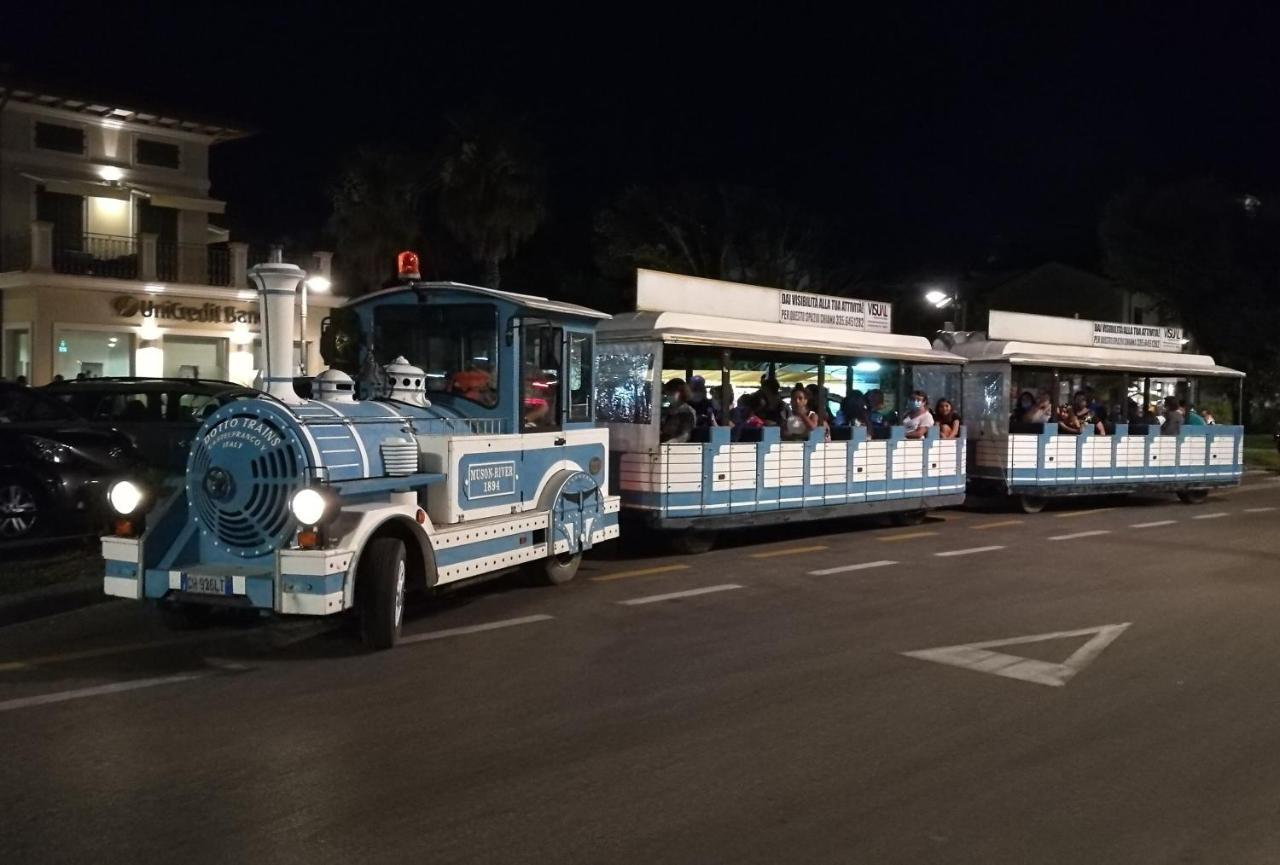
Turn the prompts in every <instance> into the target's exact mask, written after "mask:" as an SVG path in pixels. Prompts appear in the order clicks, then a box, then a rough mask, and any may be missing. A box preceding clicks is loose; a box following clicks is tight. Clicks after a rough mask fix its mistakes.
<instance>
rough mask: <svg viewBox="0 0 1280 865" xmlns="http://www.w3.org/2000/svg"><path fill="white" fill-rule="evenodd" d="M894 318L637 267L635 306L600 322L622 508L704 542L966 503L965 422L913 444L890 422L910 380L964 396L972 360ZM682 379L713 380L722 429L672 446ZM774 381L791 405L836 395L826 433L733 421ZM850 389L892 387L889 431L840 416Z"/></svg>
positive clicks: (602, 379)
mask: <svg viewBox="0 0 1280 865" xmlns="http://www.w3.org/2000/svg"><path fill="white" fill-rule="evenodd" d="M890 321H891V309H890V306H889V304H886V303H877V302H870V301H863V300H857V299H852V298H843V297H835V296H829V295H824V294H818V293H813V292H788V291H779V290H776V289H771V288H763V287H759V286H751V285H742V284H737V283H729V282H722V281H717V280H708V279H699V278H694V277H686V276H677V275H672V274H666V273H659V272H656V271H648V270H641V271H639V273H638V275H637V301H636V311H635V312H631V313H625V314H621V315H617V316H614V317H613V318H612V319H611V320H610V321H607V322H604V323H602V324H601V326H600V328H599V338H600V367H599V371H598V374H597V388H598V395H597V417H598V420H599V422H600V423H603V424H605V425H606V426H607V427H608V429H609V434H610V448H611V458H612V460H613V473H612V477H613V485H614V486H613V488H614V490H615V491H616V492H617V493H618V494H619V495H620V496H621V497H622V503H623V512H624V516H628V517H634V518H635V519H637V520H638V521H639V522H641V523H643V524H647V525H648V526H649V527H652V528H657V529H663V530H672V531H673V533H674V535H673V537H674V539H675V540H676V541H677V543H678V544H679V545H682V546H684V548H686V549H689V550H698V549H705V548H706V547H708V546H709V545H710V543H711V539H712V533H713V532H714V531H715V530H718V529H722V528H731V527H742V526H751V525H758V524H763V523H776V522H788V521H796V520H808V519H820V518H829V517H834V516H842V515H852V514H872V513H887V514H893V515H895V517H896V518H897V519H899V520H901V521H903V522H908V521H914V520H916V519H918V518H919V517H921V516H922V515H923V514H924V512H925V510H926V509H928V508H933V507H942V506H947V505H957V504H961V503H962V502H963V501H964V494H965V459H966V455H965V447H964V438H963V432H962V433H961V435H960V437H959V438H958V439H945V440H944V439H942V438H941V437H939V435H938V430H937V429H936V428H934V429H931V430H929V432H928V434H927V435H926V436H925V437H923V438H919V439H914V438H908V437H906V436H905V434H904V429H903V427H902V426H895V425H893V424H892V420H893V417H894V415H895V414H896V413H898V412H900V411H902V410H903V407H904V405H905V403H906V400H907V398H908V395H909V394H911V392H912V391H913V390H923V391H925V392H926V393H927V394H929V397H930V401H931V402H932V401H933V400H936V399H938V398H939V397H945V398H948V399H950V400H952V401H953V402H955V403H957V405H958V403H959V398H960V393H959V390H960V381H961V375H960V368H961V367H960V365H961V363H962V359H961V358H960V357H958V356H957V355H954V354H951V353H948V352H945V351H940V350H936V349H934V348H932V347H931V346H930V344H929V341H928V340H926V339H924V338H922V337H910V336H900V335H895V334H893V333H891V332H890ZM673 378H680V379H684V380H686V381H696V380H697V379H701V380H702V381H703V382H705V386H706V388H707V391H708V394H709V395H710V396H712V397H713V398H714V399H715V400H716V401H717V406H718V407H719V410H720V413H721V421H722V423H724V424H725V425H719V426H708V427H705V428H702V427H700V428H699V429H697V430H695V432H694V434H693V435H692V436H691V439H690V440H689V441H682V442H664V441H662V436H661V424H662V415H663V410H664V407H663V385H664V382H667V381H669V380H671V379H673ZM770 379H774V380H776V381H777V383H778V386H779V389H780V390H781V396H782V397H783V398H784V399H785V398H786V397H787V396H788V395H789V394H790V392H791V389H792V387H793V386H794V385H797V384H800V385H817V386H818V388H819V389H820V391H821V392H825V393H826V395H827V396H826V401H825V403H826V404H825V405H821V406H819V407H818V411H819V414H820V415H821V416H822V417H823V419H824V420H825V421H826V425H827V426H828V427H829V429H830V432H829V435H828V433H827V431H826V430H824V429H823V428H822V427H821V426H820V427H819V428H818V429H816V430H813V431H812V432H811V433H809V434H808V436H807V438H805V437H801V438H799V439H798V440H797V439H796V438H794V437H790V436H787V435H786V434H785V431H784V430H783V429H781V428H780V427H779V426H764V427H763V428H760V429H743V428H741V427H740V426H739V427H731V426H729V425H727V421H728V418H726V417H724V415H725V413H726V412H731V411H732V410H733V409H734V406H735V396H741V395H743V394H749V393H752V392H755V391H760V390H761V389H762V388H763V387H765V386H766V383H767V382H768V381H769V380H770ZM854 391H858V392H861V393H862V394H868V393H871V392H873V391H874V392H879V393H882V394H883V398H884V405H883V407H882V409H881V413H882V414H883V415H884V417H885V421H886V423H885V424H884V425H858V424H857V423H856V422H855V421H854V419H852V418H846V417H845V416H844V413H843V412H842V410H841V406H842V404H844V403H845V398H846V397H847V396H849V395H850V394H851V392H854ZM854 395H855V396H856V394H854Z"/></svg>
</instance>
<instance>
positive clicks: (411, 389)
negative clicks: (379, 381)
mask: <svg viewBox="0 0 1280 865" xmlns="http://www.w3.org/2000/svg"><path fill="white" fill-rule="evenodd" d="M385 369H386V371H387V378H388V379H390V380H391V394H390V397H391V399H394V400H397V401H398V402H403V403H408V404H409V405H416V406H422V407H423V408H426V407H427V406H430V405H431V403H430V402H429V401H428V400H427V393H426V387H425V384H424V382H425V381H426V373H424V372H423V371H422V369H421V368H420V367H416V366H414V365H413V364H411V363H409V361H408V360H406V359H405V357H404V355H401V356H400V357H397V358H396V359H395V360H393V361H391V363H389V364H387V365H386V367H385Z"/></svg>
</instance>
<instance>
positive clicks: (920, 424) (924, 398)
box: [902, 390, 933, 439]
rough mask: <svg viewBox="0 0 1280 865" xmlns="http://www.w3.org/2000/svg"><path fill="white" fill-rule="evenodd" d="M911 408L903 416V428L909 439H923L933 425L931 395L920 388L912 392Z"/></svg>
mask: <svg viewBox="0 0 1280 865" xmlns="http://www.w3.org/2000/svg"><path fill="white" fill-rule="evenodd" d="M909 408H910V410H909V411H908V412H907V413H906V415H904V416H903V418H902V428H903V430H905V431H906V437H907V438H909V439H922V438H924V437H925V436H926V435H928V434H929V427H931V426H933V413H932V412H930V411H929V397H928V395H927V394H925V392H924V391H922V390H918V391H915V392H914V393H912V394H911V403H910V406H909Z"/></svg>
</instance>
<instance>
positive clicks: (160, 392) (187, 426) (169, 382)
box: [40, 378, 259, 473]
mask: <svg viewBox="0 0 1280 865" xmlns="http://www.w3.org/2000/svg"><path fill="white" fill-rule="evenodd" d="M40 391H41V392H42V393H45V394H48V395H49V396H52V397H55V398H56V399H58V400H60V401H61V402H63V403H64V404H65V405H67V406H68V407H70V408H71V409H72V410H73V411H75V413H76V414H78V415H79V416H80V417H82V418H84V420H85V421H86V422H87V423H88V424H90V425H91V426H94V427H102V428H110V429H117V430H119V431H120V432H122V433H124V434H125V435H127V436H128V437H129V439H130V441H132V442H133V443H134V444H135V445H136V446H137V448H138V450H139V451H140V452H141V453H142V455H143V457H144V458H145V459H146V461H147V462H148V463H149V464H150V465H152V466H155V467H156V468H158V469H160V470H162V471H164V472H167V473H176V472H182V471H185V470H186V467H187V452H188V451H189V450H190V447H191V439H192V437H193V436H194V435H195V434H196V432H197V430H199V429H200V424H201V423H202V422H203V421H204V419H205V418H206V417H208V416H209V415H211V414H213V413H214V412H215V411H216V410H217V409H218V407H219V406H222V405H225V404H226V403H228V402H230V401H232V400H235V399H240V398H242V397H246V396H258V395H259V394H258V391H256V390H253V389H252V388H246V387H243V386H242V385H238V384H234V383H232V382H229V381H211V380H208V379H190V378H91V379H83V380H78V381H63V382H57V383H55V384H51V385H46V386H45V387H42V388H40Z"/></svg>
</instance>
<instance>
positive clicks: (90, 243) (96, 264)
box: [53, 232, 138, 279]
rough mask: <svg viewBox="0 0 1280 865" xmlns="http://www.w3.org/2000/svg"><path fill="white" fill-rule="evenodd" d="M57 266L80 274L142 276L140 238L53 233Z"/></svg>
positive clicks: (133, 277) (60, 269)
mask: <svg viewBox="0 0 1280 865" xmlns="http://www.w3.org/2000/svg"><path fill="white" fill-rule="evenodd" d="M53 269H54V271H55V272H56V273H71V274H75V275H76V276H105V277H110V278H112V279H137V278H138V241H137V240H136V239H135V238H132V237H116V236H114V235H110V234H60V233H58V232H55V233H54V235H53Z"/></svg>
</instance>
